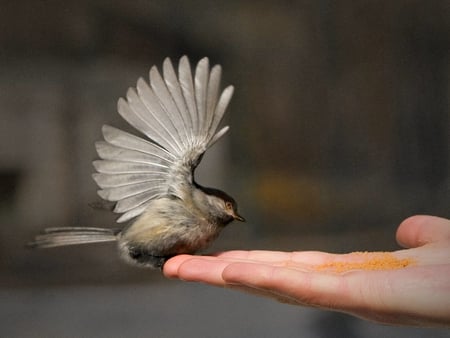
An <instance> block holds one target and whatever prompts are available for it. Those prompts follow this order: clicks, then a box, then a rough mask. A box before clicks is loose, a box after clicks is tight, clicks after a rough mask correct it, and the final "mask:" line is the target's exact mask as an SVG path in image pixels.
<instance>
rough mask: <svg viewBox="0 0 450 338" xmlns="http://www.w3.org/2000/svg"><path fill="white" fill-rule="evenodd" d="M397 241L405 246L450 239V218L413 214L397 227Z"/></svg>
mask: <svg viewBox="0 0 450 338" xmlns="http://www.w3.org/2000/svg"><path fill="white" fill-rule="evenodd" d="M396 237H397V242H398V243H399V244H400V245H401V246H403V247H405V248H416V247H420V246H423V245H425V244H428V243H435V242H440V241H445V240H450V220H448V219H445V218H440V217H435V216H423V215H420V216H412V217H409V218H407V219H406V220H404V221H403V222H402V223H401V224H400V226H399V227H398V229H397V235H396Z"/></svg>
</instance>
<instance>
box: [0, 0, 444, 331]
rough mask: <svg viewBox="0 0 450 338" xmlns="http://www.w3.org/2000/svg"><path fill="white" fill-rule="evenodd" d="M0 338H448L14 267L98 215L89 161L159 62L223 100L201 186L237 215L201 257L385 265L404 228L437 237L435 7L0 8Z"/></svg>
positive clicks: (162, 283) (68, 260) (440, 144)
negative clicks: (45, 240) (416, 226)
mask: <svg viewBox="0 0 450 338" xmlns="http://www.w3.org/2000/svg"><path fill="white" fill-rule="evenodd" d="M0 4H1V6H0V25H1V29H0V106H1V110H0V223H1V227H0V271H1V274H0V294H1V296H0V299H1V302H0V313H1V315H0V334H1V335H2V336H5V337H50V336H53V337H78V336H80V337H81V336H82V337H103V336H104V337H126V336H136V337H138V336H147V337H178V336H184V337H207V336H215V337H271V336H278V337H280V336H282V337H299V336H303V337H331V336H346V337H379V336H380V335H384V336H385V337H402V336H405V337H406V336H407V337H424V336H430V334H431V335H433V336H434V337H444V336H445V337H448V331H442V330H426V329H413V328H395V327H385V326H381V325H377V324H370V323H367V322H364V321H361V320H358V319H355V318H352V317H350V316H347V315H342V314H334V313H328V312H323V311H319V310H313V309H305V308H298V307H291V306H287V305H282V304H276V303H274V302H272V301H268V300H264V299H259V298H256V297H254V296H250V295H241V294H236V293H232V292H230V291H228V290H219V289H213V288H210V287H207V286H203V285H191V284H185V283H181V282H177V281H168V280H165V279H164V278H163V277H161V276H160V273H159V272H157V271H149V270H144V269H136V268H133V267H128V266H126V265H124V264H123V263H122V262H120V261H119V260H118V258H117V253H116V250H115V246H114V244H100V245H94V246H83V247H70V248H58V249H54V250H44V251H30V250H26V249H24V243H26V242H27V241H28V240H30V239H31V238H32V237H33V236H34V234H36V233H37V232H39V231H40V230H42V229H43V228H44V227H48V226H63V225H64V226H77V225H79V226H80V225H81V226H111V225H113V224H114V222H115V221H114V220H115V219H116V217H117V216H116V215H113V214H111V213H109V212H105V211H99V210H94V209H93V208H91V207H90V206H89V204H90V203H95V202H98V201H99V197H97V195H96V190H97V187H96V185H95V183H94V182H93V180H92V179H91V174H92V172H93V171H94V169H93V167H92V164H91V162H92V161H93V160H94V159H96V153H95V148H94V142H95V141H96V140H99V139H100V138H101V132H100V129H101V126H102V125H103V124H105V123H107V124H111V125H114V126H116V127H119V128H127V126H126V124H125V122H124V121H122V120H121V118H120V116H119V115H118V114H117V113H116V103H117V99H118V98H119V97H120V96H124V95H125V92H126V90H127V88H128V87H130V86H134V85H135V84H136V80H137V78H138V77H139V76H144V77H147V74H148V70H149V68H150V67H151V66H152V65H153V64H156V65H158V66H160V65H161V64H162V61H163V59H164V58H165V57H166V56H169V57H171V58H172V60H174V61H177V60H178V58H179V57H181V56H182V55H184V54H186V55H188V56H189V57H190V59H191V62H193V63H194V62H197V61H198V59H199V58H201V57H203V56H208V57H209V58H210V63H211V64H216V63H219V64H221V65H222V66H223V69H224V76H223V81H222V83H223V86H225V85H228V84H233V85H234V86H235V87H236V88H235V89H236V90H235V95H234V98H233V100H232V103H231V105H230V107H229V110H228V113H227V116H226V121H225V123H227V124H230V126H231V131H230V132H229V134H228V136H227V137H226V138H225V139H223V140H221V142H220V143H219V144H217V145H215V146H214V148H213V149H211V151H210V152H208V153H207V155H206V156H205V160H204V162H202V164H201V166H200V167H199V169H198V171H197V175H196V177H197V181H198V182H199V183H200V184H202V185H206V186H208V185H209V186H213V187H217V188H221V189H222V190H224V191H226V192H228V193H229V194H230V195H232V196H233V197H235V199H236V200H237V201H238V202H239V206H240V211H241V213H242V214H243V215H244V216H245V217H246V218H247V220H248V222H247V223H245V224H232V225H230V226H229V227H228V228H227V229H226V230H225V231H224V233H223V235H222V236H221V237H220V238H219V239H218V240H217V242H216V243H215V244H214V247H213V248H211V250H212V251H215V250H230V249H271V250H324V251H331V252H348V251H354V250H363V251H364V250H393V249H396V248H398V246H397V245H396V243H395V229H396V227H397V226H398V224H399V223H400V222H401V221H402V220H403V219H404V218H406V217H408V216H411V215H414V214H419V213H423V214H433V215H438V216H442V217H450V203H449V202H450V156H449V154H450V119H449V108H448V107H449V97H450V95H449V93H450V92H449V74H450V70H449V59H450V58H449V45H450V44H449V43H450V35H449V32H450V9H449V7H450V6H448V2H447V1H445V0H442V1H441V0H436V1H430V2H423V1H406V0H405V1H375V2H374V1H358V2H354V1H339V2H334V1H327V0H319V1H306V0H305V1H277V2H276V1H258V2H251V1H220V2H219V1H143V0H141V1H119V0H109V1H105V0H95V1H85V0H77V1H73V0H68V1H64V2H61V1H27V0H16V1H5V0H3V1H0Z"/></svg>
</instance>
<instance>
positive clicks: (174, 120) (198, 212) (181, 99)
mask: <svg viewBox="0 0 450 338" xmlns="http://www.w3.org/2000/svg"><path fill="white" fill-rule="evenodd" d="M220 78H221V67H220V66H219V65H216V66H214V67H213V68H212V69H211V71H210V69H209V61H208V59H207V58H203V59H202V60H200V62H199V63H198V64H197V67H196V69H195V76H194V78H193V76H192V73H191V66H190V64H189V60H188V58H187V57H186V56H183V57H182V58H181V59H180V62H179V67H178V77H177V75H176V73H175V70H174V67H173V65H172V62H171V61H170V59H169V58H166V59H165V60H164V63H163V76H161V75H160V73H159V72H158V70H157V68H156V67H155V66H154V67H152V68H151V69H150V84H147V83H146V82H145V81H144V80H143V79H142V78H140V79H139V80H138V81H137V86H136V89H137V90H135V89H133V88H130V89H129V90H128V92H127V95H126V97H127V99H126V100H124V99H122V98H120V99H119V101H118V111H119V114H120V115H121V116H122V117H123V118H124V119H125V120H126V121H127V122H128V123H129V124H130V125H132V126H133V127H134V128H136V129H137V130H138V131H140V132H141V133H142V134H144V135H145V136H146V137H147V138H148V140H145V139H143V138H141V137H138V136H135V135H132V134H130V133H127V132H124V131H122V130H119V129H116V128H114V127H111V126H108V125H105V126H103V128H102V132H103V136H104V139H105V141H100V142H97V143H96V149H97V152H98V155H99V157H100V158H101V160H97V161H94V162H93V164H94V167H95V169H96V170H97V172H98V173H95V174H93V178H94V180H95V181H96V182H97V184H98V185H99V187H100V188H101V190H99V191H98V194H99V195H100V196H101V197H102V198H103V199H105V200H107V201H112V202H115V207H114V212H116V213H121V214H122V215H121V216H120V217H119V219H118V220H117V222H118V223H123V222H127V223H126V225H124V226H122V227H121V228H120V229H119V230H117V231H115V230H112V229H108V228H93V227H67V228H66V227H62V228H48V229H46V230H44V232H43V233H42V234H40V235H38V236H37V237H36V238H35V240H34V241H33V242H31V243H30V246H32V247H39V248H49V247H55V246H62V245H73V244H84V243H96V242H108V241H117V242H118V247H119V251H120V255H121V257H122V258H124V259H125V261H127V262H128V263H131V264H135V265H139V266H145V267H152V268H161V267H162V266H163V265H164V263H165V261H166V260H167V259H169V258H170V257H172V256H175V255H177V254H182V253H195V252H197V251H198V250H202V249H205V248H206V247H207V246H208V245H209V244H210V243H211V242H212V241H213V240H214V239H215V238H216V237H217V236H218V235H219V233H220V231H221V230H222V229H223V228H224V227H225V226H226V225H227V224H229V223H230V222H231V221H233V220H239V221H244V219H243V218H242V217H241V216H240V215H239V214H238V212H237V205H236V202H235V201H234V199H233V198H231V197H230V196H228V195H227V194H226V193H224V192H223V191H220V190H217V189H212V188H205V187H202V186H200V185H199V184H197V183H196V182H195V180H194V170H195V168H196V167H197V165H198V164H199V162H200V161H201V159H202V156H203V154H204V153H205V151H206V150H207V149H208V148H209V147H211V146H212V145H213V144H214V143H215V142H216V141H217V140H218V139H220V138H221V137H222V136H223V135H224V134H225V133H226V132H227V131H228V129H229V128H228V126H227V127H224V128H222V129H220V130H219V131H218V132H216V130H217V128H218V126H219V123H220V122H221V120H222V117H223V115H224V113H225V110H226V108H227V106H228V103H229V101H230V99H231V96H232V94H233V87H232V86H229V87H227V88H226V89H225V90H223V92H222V93H221V94H220ZM219 94H220V95H219Z"/></svg>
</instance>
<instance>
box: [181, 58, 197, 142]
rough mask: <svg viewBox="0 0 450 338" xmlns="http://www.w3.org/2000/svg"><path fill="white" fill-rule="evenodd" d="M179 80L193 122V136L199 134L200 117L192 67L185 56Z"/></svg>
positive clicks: (182, 60)
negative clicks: (196, 102)
mask: <svg viewBox="0 0 450 338" xmlns="http://www.w3.org/2000/svg"><path fill="white" fill-rule="evenodd" d="M178 79H179V82H180V86H181V91H182V93H183V97H184V100H185V102H186V106H187V111H186V113H188V114H189V115H188V116H190V119H191V121H192V134H193V135H197V134H198V115H197V107H196V105H195V93H194V84H193V80H192V72H191V65H190V64H189V60H188V58H187V56H183V57H182V58H181V59H180V63H179V66H178Z"/></svg>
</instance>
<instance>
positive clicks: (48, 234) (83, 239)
mask: <svg viewBox="0 0 450 338" xmlns="http://www.w3.org/2000/svg"><path fill="white" fill-rule="evenodd" d="M115 240H117V237H116V233H115V231H114V230H112V229H105V228H92V227H59V228H47V229H45V230H44V231H43V232H42V233H41V234H39V235H37V236H36V237H35V239H34V240H33V241H31V242H29V243H28V244H27V246H28V247H30V248H53V247H57V246H65V245H75V244H87V243H99V242H112V241H115Z"/></svg>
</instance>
